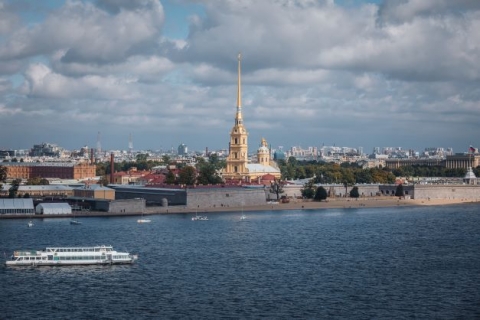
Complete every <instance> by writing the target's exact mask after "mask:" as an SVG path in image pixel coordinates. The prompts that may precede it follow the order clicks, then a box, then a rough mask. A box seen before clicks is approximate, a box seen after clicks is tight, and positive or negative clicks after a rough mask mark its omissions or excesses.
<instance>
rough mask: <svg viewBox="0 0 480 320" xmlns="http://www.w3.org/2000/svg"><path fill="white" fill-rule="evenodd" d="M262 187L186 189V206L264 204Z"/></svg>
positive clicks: (212, 206) (264, 197)
mask: <svg viewBox="0 0 480 320" xmlns="http://www.w3.org/2000/svg"><path fill="white" fill-rule="evenodd" d="M266 204H267V202H266V195H265V190H264V189H263V188H205V189H187V207H188V208H214V207H241V206H257V205H266Z"/></svg>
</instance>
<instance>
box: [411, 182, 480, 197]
mask: <svg viewBox="0 0 480 320" xmlns="http://www.w3.org/2000/svg"><path fill="white" fill-rule="evenodd" d="M413 198H414V199H477V200H480V186H475V185H415V186H414V194H413Z"/></svg>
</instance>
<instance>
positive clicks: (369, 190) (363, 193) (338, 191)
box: [266, 184, 379, 200]
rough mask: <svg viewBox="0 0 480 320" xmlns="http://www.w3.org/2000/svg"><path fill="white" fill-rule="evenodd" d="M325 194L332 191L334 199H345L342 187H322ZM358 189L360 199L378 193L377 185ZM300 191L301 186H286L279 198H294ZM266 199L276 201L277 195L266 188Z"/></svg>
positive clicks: (359, 186)
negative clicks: (325, 191)
mask: <svg viewBox="0 0 480 320" xmlns="http://www.w3.org/2000/svg"><path fill="white" fill-rule="evenodd" d="M322 186H323V187H324V188H325V190H327V192H329V191H330V190H332V191H333V193H334V195H335V197H345V187H344V186H343V185H339V184H336V185H322ZM353 187H354V186H350V187H348V188H347V194H348V196H349V195H350V190H352V188H353ZM356 187H358V193H359V194H360V197H375V196H377V192H379V185H377V184H372V185H356ZM302 189H303V186H301V185H288V186H284V187H283V193H282V194H280V196H286V197H288V198H296V197H301V196H302ZM266 190H267V199H272V200H276V199H277V195H276V194H274V193H271V192H270V188H267V189H266Z"/></svg>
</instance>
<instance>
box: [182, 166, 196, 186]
mask: <svg viewBox="0 0 480 320" xmlns="http://www.w3.org/2000/svg"><path fill="white" fill-rule="evenodd" d="M196 180H197V172H196V171H195V168H194V167H191V166H185V167H184V168H182V169H181V170H180V172H179V173H178V183H179V184H183V185H187V186H193V185H195V181H196Z"/></svg>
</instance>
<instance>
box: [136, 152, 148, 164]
mask: <svg viewBox="0 0 480 320" xmlns="http://www.w3.org/2000/svg"><path fill="white" fill-rule="evenodd" d="M147 158H148V153H139V154H137V156H136V160H137V162H141V161H145V162H146V161H147Z"/></svg>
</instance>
